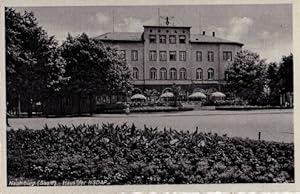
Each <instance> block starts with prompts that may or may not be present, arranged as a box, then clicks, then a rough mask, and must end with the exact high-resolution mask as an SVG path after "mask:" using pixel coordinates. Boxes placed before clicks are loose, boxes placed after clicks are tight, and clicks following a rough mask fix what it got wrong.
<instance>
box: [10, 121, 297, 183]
mask: <svg viewBox="0 0 300 194" xmlns="http://www.w3.org/2000/svg"><path fill="white" fill-rule="evenodd" d="M7 150H8V155H7V156H8V158H7V166H8V168H7V170H8V178H9V180H15V179H18V178H25V179H33V180H45V181H53V180H55V181H58V182H62V181H67V180H68V181H72V180H73V181H74V180H83V181H90V180H95V181H101V182H102V183H103V184H188V183H281V182H294V146H293V144H291V143H277V142H266V141H258V140H250V139H242V138H229V137H227V136H226V135H223V136H219V135H217V134H211V133H203V132H198V130H196V131H195V132H189V131H187V132H183V131H180V132H178V131H176V130H172V129H170V130H166V129H164V130H162V131H160V130H158V129H156V128H155V129H153V128H147V127H145V129H143V130H142V129H137V128H136V127H135V126H134V125H133V126H131V127H129V126H128V125H126V124H124V125H122V126H114V125H113V124H103V125H102V127H100V126H97V125H92V126H87V125H79V126H73V127H67V126H62V125H60V126H59V127H56V128H48V127H47V126H46V127H45V128H44V129H42V130H34V129H26V130H10V131H8V132H7Z"/></svg>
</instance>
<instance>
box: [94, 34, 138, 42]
mask: <svg viewBox="0 0 300 194" xmlns="http://www.w3.org/2000/svg"><path fill="white" fill-rule="evenodd" d="M142 34H143V33H142V32H108V33H105V34H102V35H100V36H97V37H95V39H97V40H102V41H105V40H108V41H112V40H115V41H133V42H140V41H143V38H142Z"/></svg>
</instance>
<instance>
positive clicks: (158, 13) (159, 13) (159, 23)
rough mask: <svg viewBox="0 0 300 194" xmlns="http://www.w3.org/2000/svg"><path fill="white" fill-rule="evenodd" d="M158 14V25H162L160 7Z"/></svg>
mask: <svg viewBox="0 0 300 194" xmlns="http://www.w3.org/2000/svg"><path fill="white" fill-rule="evenodd" d="M157 14H158V26H160V8H158V10H157Z"/></svg>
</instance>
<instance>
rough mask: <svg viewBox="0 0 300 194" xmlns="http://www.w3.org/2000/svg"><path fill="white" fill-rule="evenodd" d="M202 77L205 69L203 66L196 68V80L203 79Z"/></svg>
mask: <svg viewBox="0 0 300 194" xmlns="http://www.w3.org/2000/svg"><path fill="white" fill-rule="evenodd" d="M202 77H203V71H202V69H201V68H198V69H197V70H196V80H202V79H203V78H202Z"/></svg>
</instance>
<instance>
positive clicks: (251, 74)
mask: <svg viewBox="0 0 300 194" xmlns="http://www.w3.org/2000/svg"><path fill="white" fill-rule="evenodd" d="M227 72H228V79H227V82H228V84H229V87H230V89H231V91H232V92H234V93H235V94H236V95H237V96H239V97H241V98H243V99H244V100H247V101H248V102H249V103H250V104H258V103H262V101H263V99H264V96H265V93H264V88H265V86H266V63H265V60H261V59H260V57H259V55H258V54H257V53H254V52H251V51H249V50H242V51H240V52H238V53H237V55H236V57H235V58H234V61H233V63H231V64H230V65H229V67H228V69H227Z"/></svg>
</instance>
